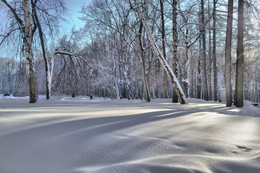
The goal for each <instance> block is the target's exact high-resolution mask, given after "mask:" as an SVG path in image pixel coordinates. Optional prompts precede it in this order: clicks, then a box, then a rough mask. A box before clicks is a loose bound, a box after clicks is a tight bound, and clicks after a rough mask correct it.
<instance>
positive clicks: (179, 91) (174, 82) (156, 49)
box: [134, 0, 187, 104]
mask: <svg viewBox="0 0 260 173" xmlns="http://www.w3.org/2000/svg"><path fill="white" fill-rule="evenodd" d="M134 2H135V5H136V11H137V13H138V16H139V19H140V20H141V22H142V23H143V26H144V29H145V31H146V33H147V37H148V40H149V41H150V43H151V45H152V47H153V50H154V52H155V54H156V55H157V57H158V58H159V60H160V62H161V65H162V66H163V68H164V70H165V71H166V72H167V74H168V76H169V78H170V80H171V83H172V85H173V86H174V89H175V90H176V93H177V94H178V98H179V101H180V103H181V104H186V103H187V101H186V98H185V95H184V92H183V90H182V88H181V85H180V83H179V81H178V79H177V78H176V76H175V74H174V73H173V71H172V69H171V68H170V66H169V64H168V63H167V61H166V60H165V58H164V57H163V54H162V53H161V51H160V49H159V47H158V46H157V44H156V42H155V40H154V38H153V36H152V33H151V31H150V29H149V27H148V25H147V23H146V21H145V18H144V15H143V13H142V11H141V9H140V6H139V3H138V0H134Z"/></svg>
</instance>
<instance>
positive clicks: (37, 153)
mask: <svg viewBox="0 0 260 173" xmlns="http://www.w3.org/2000/svg"><path fill="white" fill-rule="evenodd" d="M199 172H203V173H260V109H259V108H253V107H250V106H246V107H244V108H242V109H238V108H235V107H231V108H226V107H225V105H224V103H216V102H205V101H202V100H195V99H189V104H187V105H180V104H172V103H171V101H170V100H152V102H151V103H146V102H144V101H141V100H130V101H128V100H110V99H107V100H104V99H95V100H89V99H88V98H83V97H79V98H76V99H71V98H55V99H52V100H50V101H46V100H45V99H40V100H39V101H38V103H36V104H29V103H28V98H19V99H15V98H12V97H10V98H3V97H2V98H0V173H199Z"/></svg>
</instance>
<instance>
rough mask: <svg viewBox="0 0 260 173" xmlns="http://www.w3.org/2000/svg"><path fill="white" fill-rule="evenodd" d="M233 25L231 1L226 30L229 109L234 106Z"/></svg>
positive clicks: (231, 2) (226, 71)
mask: <svg viewBox="0 0 260 173" xmlns="http://www.w3.org/2000/svg"><path fill="white" fill-rule="evenodd" d="M232 24H233V0H229V1H228V18H227V30H226V46H225V86H226V106H227V107H230V106H231V105H232V87H231V48H232V42H231V41H232Z"/></svg>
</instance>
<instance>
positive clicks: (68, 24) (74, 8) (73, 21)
mask: <svg viewBox="0 0 260 173" xmlns="http://www.w3.org/2000/svg"><path fill="white" fill-rule="evenodd" d="M90 1H91V0H64V2H65V5H66V7H67V8H68V9H69V14H70V16H69V17H66V18H67V21H65V22H62V24H61V25H62V27H63V29H64V31H65V32H70V30H71V28H72V27H74V26H75V28H76V29H79V28H81V27H83V25H84V23H83V22H82V21H81V20H80V19H79V17H80V16H81V14H80V12H79V11H80V10H81V7H82V6H83V5H88V4H89V3H90Z"/></svg>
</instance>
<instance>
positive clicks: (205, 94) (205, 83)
mask: <svg viewBox="0 0 260 173" xmlns="http://www.w3.org/2000/svg"><path fill="white" fill-rule="evenodd" d="M204 5H205V4H204V0H201V1H200V10H201V11H200V13H201V27H200V32H201V37H202V69H203V76H202V80H203V82H202V83H203V99H204V100H207V101H208V100H209V94H208V80H207V60H206V58H207V57H206V27H205V24H206V23H205V8H204Z"/></svg>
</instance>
